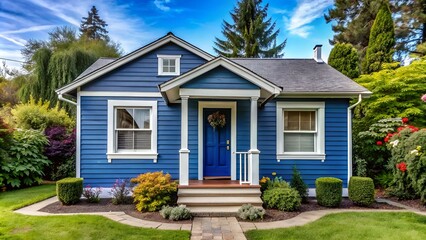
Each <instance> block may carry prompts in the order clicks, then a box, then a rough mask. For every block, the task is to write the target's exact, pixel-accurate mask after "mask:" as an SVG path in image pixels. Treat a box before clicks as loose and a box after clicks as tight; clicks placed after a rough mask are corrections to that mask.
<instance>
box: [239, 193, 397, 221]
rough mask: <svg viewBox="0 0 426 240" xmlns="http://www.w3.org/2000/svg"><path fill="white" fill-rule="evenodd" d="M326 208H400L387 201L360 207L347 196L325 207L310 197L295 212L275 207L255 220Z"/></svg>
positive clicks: (282, 217)
mask: <svg viewBox="0 0 426 240" xmlns="http://www.w3.org/2000/svg"><path fill="white" fill-rule="evenodd" d="M326 209H366V210H368V209H388V210H400V208H398V207H395V206H392V205H389V204H387V203H377V202H376V203H373V204H372V205H371V206H370V207H361V206H357V205H355V204H354V203H353V202H352V201H350V200H349V199H348V198H343V199H342V203H341V204H340V206H339V207H337V208H327V207H323V206H320V205H318V203H317V201H316V200H315V199H314V198H310V199H309V201H308V203H303V204H302V205H301V207H300V209H299V210H298V211H295V212H284V211H280V210H276V209H265V211H266V212H265V215H264V216H263V220H255V222H273V221H280V220H287V219H290V218H294V217H296V216H297V215H299V214H301V213H302V212H309V211H316V210H326ZM239 221H242V222H245V221H247V222H251V221H250V220H241V219H239Z"/></svg>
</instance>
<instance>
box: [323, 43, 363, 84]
mask: <svg viewBox="0 0 426 240" xmlns="http://www.w3.org/2000/svg"><path fill="white" fill-rule="evenodd" d="M328 64H329V65H330V66H332V67H334V68H335V69H337V70H338V71H339V72H341V73H343V74H345V75H346V76H348V77H349V78H357V77H358V76H359V72H360V71H359V57H358V52H357V50H356V49H355V48H354V47H353V46H352V45H351V44H349V43H337V44H335V45H334V47H333V49H332V50H331V52H330V56H329V57H328Z"/></svg>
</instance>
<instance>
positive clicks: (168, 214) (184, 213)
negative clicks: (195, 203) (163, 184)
mask: <svg viewBox="0 0 426 240" xmlns="http://www.w3.org/2000/svg"><path fill="white" fill-rule="evenodd" d="M160 215H161V216H162V217H163V218H165V219H170V220H173V221H178V220H186V219H191V217H192V214H191V212H190V211H189V209H188V208H186V206H185V205H179V206H177V207H170V206H163V207H162V208H161V210H160Z"/></svg>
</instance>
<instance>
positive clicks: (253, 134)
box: [250, 97, 259, 151]
mask: <svg viewBox="0 0 426 240" xmlns="http://www.w3.org/2000/svg"><path fill="white" fill-rule="evenodd" d="M258 99H259V98H258V97H252V98H251V101H250V151H256V150H257V100H258Z"/></svg>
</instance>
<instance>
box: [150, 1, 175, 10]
mask: <svg viewBox="0 0 426 240" xmlns="http://www.w3.org/2000/svg"><path fill="white" fill-rule="evenodd" d="M170 1H171V0H154V4H155V6H156V7H157V8H158V9H160V10H161V11H164V12H168V11H170V7H169V6H166V4H167V3H170Z"/></svg>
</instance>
